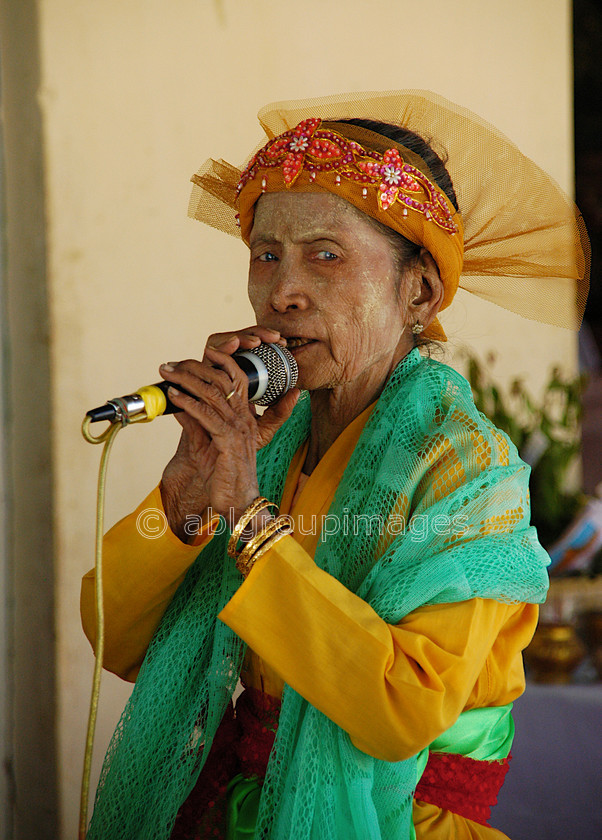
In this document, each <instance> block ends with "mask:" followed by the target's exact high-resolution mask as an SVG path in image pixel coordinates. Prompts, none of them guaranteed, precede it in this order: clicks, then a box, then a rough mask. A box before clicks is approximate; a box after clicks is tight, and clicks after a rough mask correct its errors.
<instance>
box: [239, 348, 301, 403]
mask: <svg viewBox="0 0 602 840" xmlns="http://www.w3.org/2000/svg"><path fill="white" fill-rule="evenodd" d="M248 352H250V353H253V355H255V356H257V357H258V358H259V359H261V361H262V362H263V363H264V365H265V366H266V368H267V371H268V387H267V390H266V392H265V394H264V395H263V396H262V397H261V398H260V399H258V400H253V402H255V403H256V405H271V404H272V403H274V402H276V400H278V399H280V397H281V396H282V395H283V394H286V392H287V391H290V389H291V388H294V387H295V385H296V384H297V376H298V375H299V369H298V367H297V362H296V361H295V357H294V356H293V354H292V353H291V351H290V350H287V349H286V347H280V346H279V345H278V344H260V345H259V347H255V348H254V349H252V350H249V351H248Z"/></svg>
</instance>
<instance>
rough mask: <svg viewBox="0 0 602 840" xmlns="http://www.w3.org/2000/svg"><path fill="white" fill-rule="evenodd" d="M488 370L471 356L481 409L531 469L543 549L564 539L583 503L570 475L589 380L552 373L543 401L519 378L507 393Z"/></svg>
mask: <svg viewBox="0 0 602 840" xmlns="http://www.w3.org/2000/svg"><path fill="white" fill-rule="evenodd" d="M494 362H495V356H493V354H491V355H490V356H489V357H488V360H487V368H486V367H485V365H483V364H482V363H481V362H480V361H479V360H478V359H476V358H475V357H474V356H468V374H467V376H468V381H469V382H470V385H471V387H472V391H473V395H474V399H475V403H476V406H477V408H478V409H479V411H482V412H483V414H485V415H486V416H487V417H489V418H490V420H492V422H493V423H495V425H496V426H498V427H499V428H500V429H502V430H503V431H504V432H506V434H507V435H508V437H509V438H510V439H511V440H512V442H513V443H514V445H515V446H516V448H517V449H518V451H519V453H520V455H521V457H522V458H523V459H524V460H525V461H527V462H528V463H529V464H530V465H531V479H530V485H529V487H530V493H531V521H532V523H533V525H535V526H536V528H537V531H538V533H539V538H540V540H541V542H542V544H543V545H544V546H549V545H551V543H553V542H554V540H555V539H557V537H559V536H560V534H561V533H562V531H563V530H564V529H565V528H566V527H567V526H568V525H569V523H570V522H571V520H572V519H573V518H574V516H575V514H576V512H577V511H578V509H579V507H580V506H581V505H582V503H583V495H582V494H581V493H580V492H575V491H571V490H570V489H568V486H567V485H568V482H567V476H568V474H569V468H570V467H571V466H572V465H573V463H574V461H575V459H576V457H577V456H578V454H579V451H580V448H581V435H580V422H581V416H582V412H583V403H582V395H583V390H584V387H585V381H586V378H585V377H584V376H577V377H575V378H574V379H566V378H564V377H563V376H562V374H561V372H560V371H559V370H558V368H555V369H554V370H553V371H552V374H551V377H550V379H549V381H548V383H547V384H546V386H545V389H544V392H543V395H542V397H541V398H540V400H536V399H535V398H534V397H533V396H532V394H530V393H529V392H528V391H527V389H526V387H525V385H524V383H523V381H522V380H521V379H515V380H513V382H512V383H511V384H510V387H509V388H508V390H507V392H506V393H504V392H503V391H502V389H501V388H500V387H499V386H498V385H496V384H495V382H494V381H493V379H492V376H491V373H490V371H489V370H488V368H490V367H491V366H492V365H493V364H494Z"/></svg>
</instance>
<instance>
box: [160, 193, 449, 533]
mask: <svg viewBox="0 0 602 840" xmlns="http://www.w3.org/2000/svg"><path fill="white" fill-rule="evenodd" d="M250 250H251V254H250V268H249V287H248V290H249V299H250V301H251V304H252V306H253V309H254V312H255V315H256V318H257V325H255V326H253V327H249V328H246V329H244V330H239V331H236V332H233V333H222V334H216V335H212V336H210V337H209V339H208V342H207V346H206V348H205V353H204V356H203V360H202V361H201V362H198V361H195V360H187V361H184V362H180V363H179V364H174V363H172V364H170V365H169V366H168V368H166V367H165V366H163V367H162V368H161V369H160V372H161V375H162V376H164V378H166V379H169V380H170V381H171V382H174V383H176V384H181V385H182V386H183V387H184V388H185V389H186V390H187V391H189V392H190V393H191V394H193V395H194V396H195V397H196V399H192V398H190V397H187V396H185V395H184V394H181V393H179V394H170V397H171V398H172V399H173V401H174V403H176V404H178V405H179V406H180V407H181V408H182V409H183V412H182V413H181V414H177V415H176V418H177V420H178V422H180V424H181V425H182V427H183V432H182V438H181V441H180V445H179V447H178V451H177V452H176V455H175V456H174V458H173V459H172V461H170V463H169V464H168V466H167V467H166V469H165V472H164V474H163V480H162V485H161V490H162V495H163V502H164V505H165V508H166V513H167V516H168V520H169V523H170V526H171V528H172V530H173V531H174V532H175V533H176V534H177V535H178V536H179V537H180V539H183V540H184V541H187V540H188V537H187V535H186V534H185V532H184V530H183V524H184V522H185V520H186V516H190V515H193V516H198V515H199V514H201V513H203V512H205V511H206V509H207V507H208V506H210V507H211V509H212V510H213V511H214V512H217V513H221V514H222V515H224V516H229V515H230V516H234V517H235V520H236V518H238V517H239V516H240V515H241V514H242V512H243V511H244V509H245V508H246V507H247V506H248V505H249V504H250V503H251V501H253V499H254V498H256V497H257V496H258V495H259V491H258V486H257V475H256V470H255V453H256V451H257V449H258V448H260V447H261V446H264V445H265V444H266V443H267V442H268V441H269V440H270V439H271V438H272V436H273V434H274V433H275V432H276V430H277V429H278V428H279V427H280V425H282V423H283V422H284V421H285V420H286V419H287V418H288V417H289V416H290V413H291V411H292V409H293V407H294V405H295V402H296V400H297V398H298V395H299V390H298V389H294V390H293V391H291V392H289V393H288V394H287V395H285V396H284V397H283V398H282V399H281V400H279V402H278V403H277V404H276V405H275V406H273V407H271V408H270V409H268V410H267V411H266V412H265V413H264V414H263V415H262V416H261V417H257V416H256V414H255V410H254V408H253V407H252V405H251V404H249V403H248V400H247V383H246V378H245V376H244V375H243V374H242V373H241V371H240V369H239V368H238V366H237V365H236V363H235V362H234V361H233V360H232V358H231V356H232V353H234V352H235V350H237V349H239V348H249V347H254V346H257V345H258V344H259V343H260V342H261V341H272V342H274V341H279V342H280V343H281V344H284V343H285V340H288V346H289V349H290V350H291V352H292V353H293V354H294V356H295V358H296V360H297V364H298V366H299V382H298V385H299V387H300V388H302V389H306V390H309V391H310V394H311V400H312V429H311V436H310V446H309V452H308V456H307V460H306V462H305V465H304V471H305V472H308V473H309V472H311V471H312V470H313V469H314V467H315V465H316V464H317V463H318V461H319V460H320V458H321V457H322V455H324V453H325V452H326V450H327V449H328V447H329V446H330V445H331V444H332V443H333V441H334V440H335V439H336V437H337V436H338V435H339V434H340V432H341V431H342V430H343V429H344V428H345V427H346V426H347V425H348V424H349V423H350V422H351V421H352V420H353V419H354V418H355V417H357V416H358V414H360V413H361V412H362V411H363V409H364V408H366V407H367V406H368V405H369V404H370V403H371V402H373V401H374V400H375V399H377V398H378V395H379V394H380V392H381V391H382V389H383V387H384V384H385V382H386V381H387V378H388V376H389V374H390V373H391V371H392V370H393V369H394V368H395V366H396V365H397V363H398V362H399V361H400V360H401V359H402V358H403V357H404V356H405V355H406V354H407V353H408V352H409V350H410V349H411V348H412V346H413V341H412V334H411V327H412V326H413V325H414V324H415V323H417V322H419V323H421V324H423V325H424V326H428V324H429V323H430V322H431V321H432V320H433V318H434V317H435V315H436V313H437V310H438V309H439V306H440V304H441V300H442V297H443V289H442V285H441V281H440V279H439V272H438V270H437V266H436V265H435V263H434V261H433V259H432V257H431V256H430V254H429V253H428V252H427V251H424V249H423V250H422V252H421V255H420V261H419V263H418V264H417V265H415V266H407V267H405V268H403V269H400V268H399V266H398V264H397V260H396V255H395V252H394V250H393V247H392V245H391V243H390V242H389V240H388V239H387V238H385V237H384V236H383V235H382V234H381V233H380V232H379V231H378V230H377V229H376V228H375V227H374V226H373V225H372V224H370V222H369V221H368V220H367V219H366V217H365V216H364V215H363V214H362V213H361V211H359V210H357V209H356V208H355V207H353V206H352V205H351V204H349V203H348V202H346V201H344V200H343V199H341V198H338V197H337V196H335V195H331V194H328V193H323V194H322V193H272V194H266V195H264V196H262V197H261V198H260V199H259V201H258V203H257V207H256V212H255V219H254V224H253V229H252V231H251V238H250ZM216 365H218V366H219V368H221V370H218V369H217V368H216ZM233 390H234V394H233V395H232V396H231V397H230V399H228V400H227V399H226V396H228V395H229V394H230V393H231V392H232V391H233ZM255 524H256V525H258V523H255Z"/></svg>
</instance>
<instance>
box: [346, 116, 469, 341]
mask: <svg viewBox="0 0 602 840" xmlns="http://www.w3.org/2000/svg"><path fill="white" fill-rule="evenodd" d="M337 122H340V123H347V124H349V125H357V126H359V127H360V128H365V129H367V130H368V131H374V132H375V133H376V134H380V135H382V136H383V137H388V138H389V140H393V141H394V142H395V143H399V144H400V145H401V146H405V148H406V149H409V150H410V151H411V152H414V154H417V155H418V156H419V157H420V158H422V160H423V161H424V162H425V163H426V165H427V166H428V168H429V170H430V173H431V175H432V177H433V179H434V181H435V182H436V184H437V185H438V186H439V187H440V188H441V189H442V190H443V192H444V193H445V195H446V196H447V197H448V198H449V200H450V201H451V203H452V204H453V206H454V207H455V208H456V210H458V199H457V198H456V192H455V190H454V185H453V183H452V179H451V178H450V176H449V172H448V171H447V169H446V168H445V164H446V163H447V154H446V153H444V156H443V157H441V156H440V155H439V154H437V152H436V151H435V150H434V149H433V147H432V146H431V145H430V143H428V142H427V141H426V140H425V139H424V138H423V137H421V136H420V135H419V134H416V132H414V131H410V129H409V128H403V127H402V126H398V125H392V124H391V123H384V122H380V121H379V120H363V119H355V118H354V119H348V120H337ZM431 142H432V141H431ZM367 218H368V220H369V221H370V222H371V223H372V224H373V225H375V226H376V227H377V228H378V230H379V231H380V233H382V235H383V236H384V237H386V239H388V240H389V242H390V243H391V246H392V247H393V250H394V252H395V258H396V260H397V266H398V268H399V273H400V276H399V285H398V289H397V290H398V291H399V289H400V287H401V279H402V270H403V268H404V267H406V266H408V265H411V266H414V265H416V264H417V263H418V258H419V255H420V247H421V246H420V245H417V244H416V243H415V242H411V241H410V240H409V239H406V237H405V236H402V234H401V233H398V232H397V231H395V230H393V229H392V228H390V227H387V226H386V225H383V224H382V223H381V222H379V221H377V220H376V219H373V218H372V216H368V217H367ZM414 344H415V345H418V344H431V342H430V341H429V339H421V338H419V337H418V336H415V337H414Z"/></svg>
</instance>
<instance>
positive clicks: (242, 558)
mask: <svg viewBox="0 0 602 840" xmlns="http://www.w3.org/2000/svg"><path fill="white" fill-rule="evenodd" d="M279 519H280V517H277V518H275V519H271V520H270V521H269V522H268V523H267V525H266V526H265V528H262V529H261V531H259V532H258V533H257V534H255V536H254V537H252V538H251V539H250V540H249V541H248V543H247V544H246V545H245V546H244V547H243V548H242V550H241V551H240V553H239V555H238V558H237V561H238V564H240V567H241V568H243V569H244V568H245V567H246V565H247V563H248V562H249V560H250V559H251V557H252V556H253V553H254V552H255V551H256V550H257V549H258V548H259V546H260V545H261V544H262V543H264V542H265V541H266V540H267V539H269V537H271V536H272V534H274V533H276V531H278V530H280V528H281V527H282V522H280V521H279Z"/></svg>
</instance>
